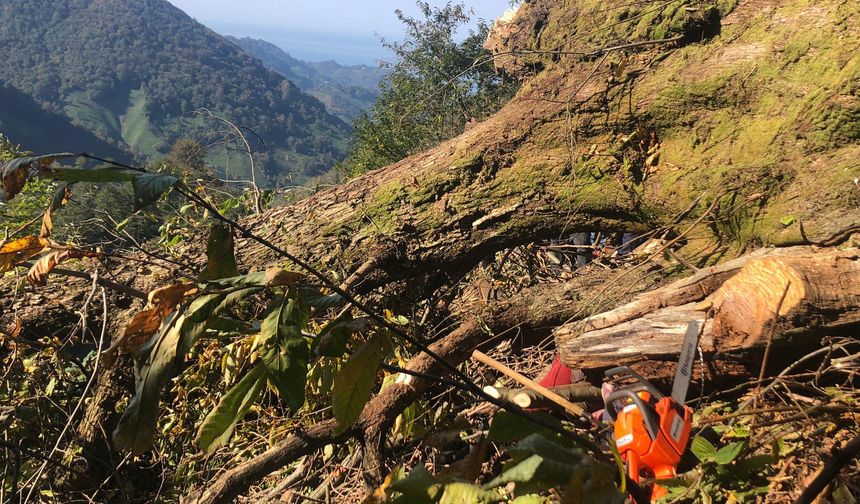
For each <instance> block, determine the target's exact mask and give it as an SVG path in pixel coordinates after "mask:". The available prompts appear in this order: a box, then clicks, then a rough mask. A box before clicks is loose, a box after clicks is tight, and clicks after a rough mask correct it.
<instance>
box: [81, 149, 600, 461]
mask: <svg viewBox="0 0 860 504" xmlns="http://www.w3.org/2000/svg"><path fill="white" fill-rule="evenodd" d="M80 156H81V157H84V158H87V159H92V160H95V161H99V162H102V163H108V164H112V165H114V166H118V167H120V168H126V169H129V170H133V171H137V172H140V173H150V172H149V171H147V170H146V169H144V168H139V167H134V166H129V165H126V164H123V163H119V162H116V161H112V160H109V159H104V158H100V157H97V156H93V155H90V154H87V153H82V154H80ZM174 189H175V190H176V191H177V192H178V193H179V194H181V195H183V196H185V198H187V199H188V200H189V201H192V202H195V203H198V204H199V205H201V206H202V207H203V208H205V209H206V210H208V211H209V212H210V213H211V214H212V216H213V217H214V218H215V219H217V220H220V221H221V222H223V223H225V224H227V225H229V226H230V227H231V228H233V229H235V230H237V231H238V232H240V233H241V234H242V236H243V237H245V238H248V239H251V240H254V241H256V242H257V243H259V244H261V245H263V246H264V247H266V248H268V249H270V250H272V251H273V252H275V253H276V254H278V255H280V256H282V257H285V258H287V259H289V260H290V261H292V262H293V263H295V264H296V265H297V266H299V267H301V268H302V269H304V270H306V271H307V272H309V273H310V274H312V275H313V276H315V277H317V278H318V279H319V280H320V281H321V282H322V283H323V284H324V285H325V286H326V287H328V288H329V289H331V290H332V291H334V292H336V293H337V294H338V295H340V296H341V297H343V298H344V299H345V300H346V301H347V302H348V303H349V304H351V305H352V306H354V307H355V308H357V309H358V310H359V311H361V312H363V313H364V314H366V315H367V316H369V317H370V318H372V319H373V320H374V321H376V322H377V323H379V324H380V325H381V326H383V327H385V328H386V329H388V330H389V331H391V333H393V334H395V335H397V336H398V337H400V338H401V339H403V340H405V341H407V342H409V343H410V344H412V345H413V346H415V347H417V348H418V349H419V350H421V351H422V352H424V353H426V354H427V355H428V356H429V357H430V358H432V359H433V360H435V361H436V362H438V363H439V364H441V365H442V366H443V367H444V368H446V369H447V370H448V371H449V372H450V373H452V374H453V375H454V376H456V377H457V378H459V379H460V380H462V382H456V381H453V380H452V383H458V385H457V386H458V387H459V388H462V389H463V390H465V391H468V392H471V393H473V394H475V395H477V396H479V397H481V398H482V399H484V400H485V401H487V402H489V403H492V404H494V405H495V406H498V407H499V408H503V409H507V410H509V411H510V412H511V413H514V414H515V415H517V416H520V417H522V418H525V419H526V420H529V421H531V422H534V423H536V424H538V425H541V426H544V422H543V421H542V420H541V419H540V418H538V417H536V416H535V415H532V414H530V413H528V412H526V411H524V410H522V409H520V408H518V407H516V406H514V407H511V405H510V404H509V403H507V402H505V401H502V400H499V399H496V398H495V397H493V396H491V395H489V394H487V393H486V392H484V390H483V389H482V388H480V387H479V386H478V385H477V384H475V382H473V381H472V379H471V378H469V377H468V376H467V375H466V374H465V373H464V372H462V371H460V369H458V368H457V366H455V365H454V364H451V363H450V362H448V361H447V360H445V359H444V358H442V356H440V355H439V354H437V353H436V352H434V351H433V350H431V349H430V348H429V347H428V346H427V345H426V344H425V343H423V342H422V341H420V340H418V339H417V338H415V337H413V336H411V335H409V334H408V333H406V332H405V331H403V330H402V329H400V328H399V327H397V326H395V325H394V324H392V323H391V322H389V321H388V320H386V319H385V318H384V317H383V316H381V315H379V314H378V313H376V312H375V311H373V310H372V309H371V308H370V307H369V306H367V305H365V304H364V303H362V302H361V301H359V300H358V299H356V297H355V296H353V295H352V294H350V293H349V292H348V291H346V290H345V289H342V288H340V286H338V285H337V284H336V283H334V282H333V281H332V280H330V279H329V278H328V277H327V276H326V275H325V274H324V273H323V272H321V271H319V270H318V269H316V268H315V267H313V266H312V265H311V264H309V263H307V262H305V261H304V260H302V259H300V258H298V257H296V256H294V255H293V254H291V253H289V252H287V251H286V250H283V249H282V248H280V247H278V246H277V245H275V244H274V243H272V242H270V241H269V240H267V239H265V238H262V237H260V236H257V235H255V234H254V233H253V232H251V231H250V230H249V229H248V228H246V227H245V226H242V225H241V224H239V223H238V222H236V221H235V220H233V219H230V218H229V217H226V216H224V215H223V214H222V213H221V212H220V211H218V209H217V208H215V206H213V205H212V204H211V203H209V202H208V201H206V200H205V199H203V198H202V197H201V196H199V195H197V194H194V193H193V192H191V191H188V190H186V189H187V188H186V187H183V184H182V183H181V182H180V183H178V184H177V185H176V186H175V187H174ZM428 376H429V375H428ZM546 426H547V427H548V428H550V429H552V430H553V431H554V432H557V433H558V434H561V435H563V436H565V437H567V438H570V439H572V440H573V441H576V442H577V443H579V444H581V445H583V446H584V447H586V448H588V449H589V450H590V451H592V452H593V453H594V454H595V455H602V454H603V451H602V450H600V448H598V447H597V445H595V444H594V443H593V442H592V441H591V440H589V439H586V438H584V437H582V436H580V435H578V434H575V433H573V432H570V431H568V430H567V429H564V428H558V427H552V426H549V425H546Z"/></svg>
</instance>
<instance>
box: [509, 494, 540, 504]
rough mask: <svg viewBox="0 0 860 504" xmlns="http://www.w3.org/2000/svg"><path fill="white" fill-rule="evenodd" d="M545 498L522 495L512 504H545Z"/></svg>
mask: <svg viewBox="0 0 860 504" xmlns="http://www.w3.org/2000/svg"><path fill="white" fill-rule="evenodd" d="M543 502H544V498H543V497H541V496H540V495H534V494H530V495H520V496H519V497H517V498H516V499H514V500H512V501H511V504H543Z"/></svg>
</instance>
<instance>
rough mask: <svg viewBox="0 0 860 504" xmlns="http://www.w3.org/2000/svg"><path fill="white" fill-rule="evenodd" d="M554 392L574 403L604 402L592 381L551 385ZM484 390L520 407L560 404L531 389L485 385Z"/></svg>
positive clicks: (596, 404)
mask: <svg viewBox="0 0 860 504" xmlns="http://www.w3.org/2000/svg"><path fill="white" fill-rule="evenodd" d="M549 390H551V391H552V392H553V393H555V394H557V395H559V396H561V397H563V398H564V399H566V400H567V401H570V402H573V403H586V404H588V405H590V406H598V405H602V404H603V397H602V396H601V394H600V388H598V387H595V386H594V385H591V384H590V383H571V384H570V385H561V386H558V387H549ZM484 392H487V393H488V394H490V395H492V396H493V397H496V398H499V399H503V400H505V401H509V402H512V403H514V404H516V405H517V406H519V407H520V408H533V409H545V408H557V407H558V405H557V404H556V403H555V402H553V401H550V400H549V399H547V398H546V397H544V396H543V395H542V394H540V393H538V392H536V391H534V390H530V389H510V388H503V387H493V386H486V387H484Z"/></svg>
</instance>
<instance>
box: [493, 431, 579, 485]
mask: <svg viewBox="0 0 860 504" xmlns="http://www.w3.org/2000/svg"><path fill="white" fill-rule="evenodd" d="M508 452H509V453H510V455H511V457H512V459H513V460H512V462H511V463H509V464H508V466H507V467H508V468H509V469H510V470H512V471H513V472H512V473H511V474H510V475H507V476H506V477H508V478H517V479H518V480H519V482H520V483H526V482H528V483H529V484H530V485H531V486H528V487H526V488H528V489H533V488H538V487H540V485H547V484H549V485H562V484H565V483H567V482H568V481H570V478H571V475H572V474H574V473H575V472H577V471H579V470H583V469H584V468H585V466H586V465H587V464H583V457H582V451H581V450H579V449H568V448H565V447H564V446H561V445H560V444H558V443H557V442H556V441H554V440H549V439H547V438H545V437H543V436H541V435H540V434H532V435H530V436H528V437H526V438H525V439H523V440H522V441H520V442H519V443H517V444H516V445H514V446H512V447H511V448H509V449H508ZM534 456H537V457H539V459H540V464H537V462H538V459H535V458H533V457H534ZM527 460H528V462H526V461H527ZM523 462H526V465H524V466H523V467H522V468H519V467H518V466H519V464H521V463H523ZM535 465H537V467H534V466H535ZM529 472H531V474H529ZM504 475H505V473H504V472H503V473H502V475H500V476H499V477H498V478H496V480H498V481H496V480H494V481H491V482H490V483H488V484H487V485H485V488H489V487H490V486H491V485H498V484H501V483H502V482H503V481H502V480H503V479H504V478H502V476H504ZM500 478H501V479H500ZM511 481H516V480H514V479H511Z"/></svg>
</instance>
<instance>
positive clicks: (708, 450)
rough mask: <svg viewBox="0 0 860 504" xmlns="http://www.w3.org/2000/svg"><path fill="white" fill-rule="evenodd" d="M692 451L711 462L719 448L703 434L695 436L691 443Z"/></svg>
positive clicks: (704, 460)
mask: <svg viewBox="0 0 860 504" xmlns="http://www.w3.org/2000/svg"><path fill="white" fill-rule="evenodd" d="M690 451H691V452H693V455H695V456H696V457H697V458H698V459H699V460H701V461H702V462H710V461H712V460H714V457H716V456H717V449H716V448H715V447H714V445H712V444H711V442H710V441H708V440H707V439H705V438H703V437H702V436H696V437H695V438H693V442H692V443H690Z"/></svg>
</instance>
